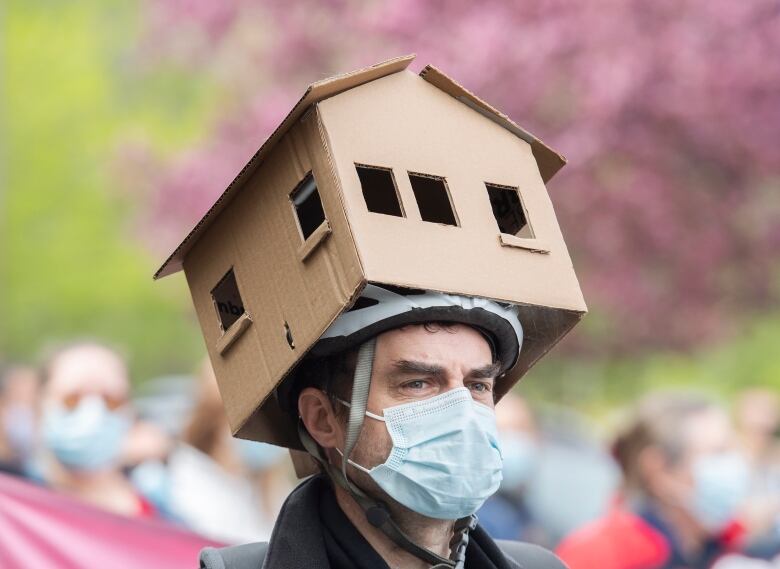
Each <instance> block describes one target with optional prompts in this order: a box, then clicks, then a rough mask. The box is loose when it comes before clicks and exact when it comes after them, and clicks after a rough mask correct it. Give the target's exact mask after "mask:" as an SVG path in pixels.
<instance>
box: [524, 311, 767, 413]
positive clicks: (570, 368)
mask: <svg viewBox="0 0 780 569" xmlns="http://www.w3.org/2000/svg"><path fill="white" fill-rule="evenodd" d="M575 333H576V332H575ZM778 346H780V314H771V315H768V316H766V317H764V318H761V319H758V320H755V321H753V322H751V323H749V324H747V325H745V326H743V327H742V328H741V330H740V331H739V332H737V333H735V334H734V335H733V337H731V338H730V339H728V340H724V341H722V342H720V343H718V344H717V345H714V346H710V347H708V348H705V349H702V350H700V351H697V352H693V353H674V352H661V353H655V354H653V355H650V356H644V357H636V358H622V359H610V360H601V361H585V360H581V359H566V360H564V359H559V358H556V357H555V356H553V355H551V356H548V360H546V361H545V360H543V361H542V363H540V365H539V366H538V368H535V369H534V370H533V371H532V372H531V373H530V375H529V376H528V378H527V379H525V380H524V381H523V382H522V383H521V385H520V386H519V390H520V392H521V393H529V394H533V398H535V399H544V400H548V401H550V402H555V403H562V404H568V405H573V406H575V407H577V408H579V409H581V410H587V411H590V412H591V414H593V415H596V416H603V415H605V414H608V413H609V412H610V411H611V410H612V409H614V408H615V407H616V406H619V405H623V404H626V403H628V402H630V401H633V400H634V399H636V398H637V397H640V396H642V395H643V394H644V393H647V392H650V391H655V390H663V389H684V390H696V391H700V392H703V393H706V394H709V395H711V396H713V397H717V398H721V399H722V400H723V401H724V402H725V403H728V402H729V401H731V400H732V398H733V396H734V395H736V394H737V393H739V392H740V391H742V390H744V389H748V388H751V387H766V388H772V389H780V358H778V357H777V348H778Z"/></svg>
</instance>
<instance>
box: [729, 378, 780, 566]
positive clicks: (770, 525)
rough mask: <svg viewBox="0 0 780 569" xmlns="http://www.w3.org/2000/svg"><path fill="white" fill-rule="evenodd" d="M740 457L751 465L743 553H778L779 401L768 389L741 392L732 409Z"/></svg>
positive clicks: (779, 488)
mask: <svg viewBox="0 0 780 569" xmlns="http://www.w3.org/2000/svg"><path fill="white" fill-rule="evenodd" d="M734 419H735V423H736V427H737V434H738V437H739V442H740V445H741V448H742V451H743V453H744V454H745V456H746V457H747V459H748V461H749V463H750V496H749V498H748V501H747V505H746V507H745V516H746V517H747V519H748V520H749V526H750V530H751V532H750V535H749V536H748V545H747V546H746V550H747V551H748V552H749V553H751V554H753V555H756V556H760V557H765V558H767V557H771V556H773V555H777V554H778V553H780V445H778V440H777V438H776V437H777V431H778V427H780V401H779V400H778V396H777V394H776V393H774V392H773V391H770V390H769V389H761V388H753V389H747V390H745V391H743V392H742V393H741V394H740V395H739V397H737V400H736V403H735V405H734Z"/></svg>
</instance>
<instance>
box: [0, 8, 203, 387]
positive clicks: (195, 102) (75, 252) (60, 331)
mask: <svg viewBox="0 0 780 569" xmlns="http://www.w3.org/2000/svg"><path fill="white" fill-rule="evenodd" d="M135 17H136V8H135V5H134V3H133V2H127V1H111V2H107V1H105V0H101V1H87V2H42V1H40V2H31V1H19V2H10V3H9V4H7V5H6V7H5V18H4V21H3V25H4V28H5V29H4V30H3V34H2V36H3V42H4V45H3V48H2V51H3V54H4V59H5V61H4V63H3V68H4V70H5V79H6V83H5V92H4V96H3V100H2V115H3V117H4V119H5V120H4V125H3V130H4V136H3V138H4V140H5V144H4V147H5V156H4V165H3V167H2V168H0V170H2V171H3V172H4V179H3V186H4V189H3V195H2V202H1V205H2V226H0V259H2V268H1V270H2V275H0V282H1V283H2V286H3V290H2V295H3V301H4V309H3V315H2V320H1V321H0V361H2V360H4V359H5V360H29V359H34V358H35V357H36V355H37V354H38V353H39V352H40V351H41V349H42V348H43V347H45V346H46V345H47V344H50V343H56V342H60V341H65V340H68V339H72V338H79V337H97V338H101V339H105V340H107V341H109V342H111V343H114V344H116V345H118V346H120V347H122V348H124V349H125V350H126V352H127V353H128V355H129V356H130V358H131V362H132V367H133V372H134V377H135V378H136V379H137V380H142V379H144V378H147V377H149V376H150V375H152V374H159V373H166V372H172V371H182V370H189V369H192V367H193V366H194V365H195V363H196V361H197V359H198V358H199V357H200V356H201V354H202V351H203V345H202V340H201V339H200V335H199V331H198V327H197V324H196V322H195V321H194V317H193V316H192V311H191V309H190V300H189V294H188V292H187V290H186V285H185V283H184V280H183V279H171V280H170V281H163V282H161V283H153V282H152V279H151V275H152V273H153V272H154V270H155V269H156V266H157V264H158V263H159V261H160V259H154V258H151V256H150V255H149V254H148V253H147V252H146V251H145V249H143V248H142V246H141V245H140V244H138V243H137V239H136V238H135V237H134V236H133V237H131V235H132V231H131V230H130V228H129V227H126V225H125V224H126V220H127V217H128V216H127V215H126V214H127V205H128V204H125V203H123V200H121V199H120V196H119V194H118V193H117V191H116V190H115V189H116V187H117V186H118V185H119V182H120V180H117V179H116V177H117V175H118V174H117V171H116V170H115V169H113V168H112V167H111V164H112V157H113V155H114V153H115V152H116V146H115V144H116V142H115V141H117V140H119V139H121V138H123V137H125V138H126V137H127V136H130V135H132V133H134V132H138V131H142V132H143V133H144V134H145V135H146V136H149V137H150V138H152V139H153V140H154V141H155V142H156V143H157V144H158V145H159V147H160V150H161V151H165V150H166V149H171V150H173V149H175V148H176V147H177V146H180V145H182V144H184V143H190V144H191V143H192V141H193V140H194V139H195V138H196V137H197V136H198V135H199V134H200V128H201V126H200V125H203V124H204V122H205V118H204V117H205V112H206V109H208V108H211V107H212V106H213V105H212V104H211V102H210V97H211V94H210V91H209V89H208V86H207V85H204V84H200V83H198V82H196V81H195V80H194V79H192V78H190V77H185V76H182V75H178V76H177V75H174V74H169V75H166V76H165V77H164V78H161V77H150V78H149V81H144V82H143V88H141V87H140V86H139V85H141V81H140V80H139V79H140V75H141V74H142V72H139V71H137V70H136V69H135V67H134V66H133V65H132V61H133V53H132V52H130V51H129V49H128V47H127V46H128V45H131V43H130V42H131V40H133V41H135V40H134V34H135V29H136V23H135ZM158 73H159V71H158Z"/></svg>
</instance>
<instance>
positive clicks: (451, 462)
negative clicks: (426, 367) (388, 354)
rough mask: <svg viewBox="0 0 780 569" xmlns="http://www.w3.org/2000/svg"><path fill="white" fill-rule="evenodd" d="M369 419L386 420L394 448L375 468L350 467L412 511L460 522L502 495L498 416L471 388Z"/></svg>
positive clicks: (448, 393) (410, 404)
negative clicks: (364, 475) (366, 475)
mask: <svg viewBox="0 0 780 569" xmlns="http://www.w3.org/2000/svg"><path fill="white" fill-rule="evenodd" d="M342 403H343V402H342ZM366 415H367V416H368V417H370V418H372V419H376V420H377V421H384V423H385V425H386V427H387V431H388V433H390V438H391V439H392V441H393V449H392V450H391V451H390V455H389V456H388V457H387V460H386V461H385V462H384V463H382V464H380V465H378V466H375V467H373V468H366V467H364V466H361V465H359V464H356V463H355V462H353V461H351V460H350V461H349V462H350V464H352V465H353V466H354V467H356V468H358V469H360V470H362V471H364V472H366V473H367V474H368V475H369V476H371V478H372V479H374V481H375V482H376V483H377V484H378V485H379V487H380V488H382V490H384V491H385V492H387V494H388V495H389V496H391V497H392V498H393V499H395V500H396V501H398V502H399V503H401V504H402V505H404V506H406V507H407V508H409V509H410V510H412V511H415V512H417V513H419V514H422V515H424V516H428V517H430V518H438V519H444V520H456V519H459V518H463V517H466V516H469V515H471V514H473V513H474V512H476V511H477V510H478V509H479V508H480V506H482V504H483V503H484V502H485V500H487V499H488V498H489V497H490V496H491V495H492V494H493V493H495V491H496V490H498V486H499V484H500V483H501V450H500V448H499V443H498V434H497V430H496V417H495V414H494V412H493V410H492V409H490V408H489V407H486V406H485V405H482V404H480V403H477V402H475V401H474V400H473V399H472V397H471V393H470V391H469V390H468V389H467V388H465V387H462V388H458V389H453V390H451V391H448V392H446V393H443V394H441V395H437V396H436V397H431V398H430V399H424V400H422V401H415V402H413V403H406V404H404V405H397V406H394V407H388V408H387V409H384V410H383V415H384V416H379V415H375V414H373V413H369V412H366Z"/></svg>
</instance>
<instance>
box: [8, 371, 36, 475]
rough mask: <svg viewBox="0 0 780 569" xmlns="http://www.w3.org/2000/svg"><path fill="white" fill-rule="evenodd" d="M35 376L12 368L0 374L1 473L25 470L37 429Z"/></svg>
mask: <svg viewBox="0 0 780 569" xmlns="http://www.w3.org/2000/svg"><path fill="white" fill-rule="evenodd" d="M39 388H40V385H39V380H38V373H37V371H36V370H35V369H34V368H32V367H27V366H12V367H10V368H8V370H6V371H5V372H4V373H2V375H0V472H5V473H10V474H15V475H18V476H23V475H25V474H26V473H27V471H28V466H29V462H30V460H31V458H32V455H33V452H34V449H35V441H36V437H37V430H38V395H39Z"/></svg>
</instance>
